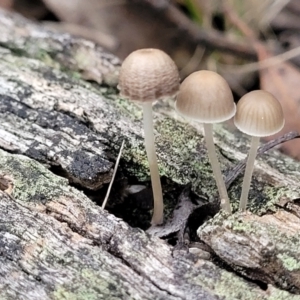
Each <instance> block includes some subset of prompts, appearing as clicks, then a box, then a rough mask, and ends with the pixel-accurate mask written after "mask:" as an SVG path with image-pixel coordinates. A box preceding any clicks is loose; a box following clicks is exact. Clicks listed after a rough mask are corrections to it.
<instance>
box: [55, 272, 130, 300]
mask: <svg viewBox="0 0 300 300" xmlns="http://www.w3.org/2000/svg"><path fill="white" fill-rule="evenodd" d="M103 272H104V271H103ZM103 272H102V273H103ZM104 273H105V272H104ZM104 273H103V274H102V275H104V276H105V274H104ZM112 282H113V280H111V283H110V280H109V278H104V279H103V277H102V276H99V274H98V273H97V272H95V271H93V270H92V269H86V268H83V269H82V270H81V273H80V276H78V277H77V278H74V279H73V281H72V285H70V286H68V287H67V286H64V285H59V286H58V287H56V289H55V291H54V292H53V298H54V299H56V300H63V299H64V300H98V299H111V300H117V299H121V298H122V297H124V296H125V295H127V293H126V291H125V290H123V291H122V287H121V285H120V286H116V285H115V284H113V283H112ZM115 282H116V280H115V281H114V283H115ZM126 299H131V298H130V297H128V298H126Z"/></svg>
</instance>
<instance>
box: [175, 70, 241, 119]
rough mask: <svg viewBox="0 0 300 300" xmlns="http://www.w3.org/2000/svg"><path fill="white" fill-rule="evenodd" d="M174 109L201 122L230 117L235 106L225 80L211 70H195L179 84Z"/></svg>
mask: <svg viewBox="0 0 300 300" xmlns="http://www.w3.org/2000/svg"><path fill="white" fill-rule="evenodd" d="M176 110H177V111H178V112H179V113H180V114H182V115H183V116H185V117H187V118H191V119H194V120H197V121H199V122H202V123H219V122H223V121H226V120H228V119H230V118H232V117H233V116H234V114H235V111H236V107H235V103H234V101H233V96H232V92H231V90H230V87H229V85H228V83H227V82H226V80H225V79H224V78H223V77H222V76H221V75H219V74H217V73H215V72H212V71H206V70H202V71H197V72H194V73H192V74H191V75H189V76H188V77H187V78H186V79H185V80H184V81H183V82H182V84H181V86H180V89H179V93H178V95H177V101H176Z"/></svg>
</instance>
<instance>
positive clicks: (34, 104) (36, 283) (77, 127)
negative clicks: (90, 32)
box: [0, 11, 300, 300]
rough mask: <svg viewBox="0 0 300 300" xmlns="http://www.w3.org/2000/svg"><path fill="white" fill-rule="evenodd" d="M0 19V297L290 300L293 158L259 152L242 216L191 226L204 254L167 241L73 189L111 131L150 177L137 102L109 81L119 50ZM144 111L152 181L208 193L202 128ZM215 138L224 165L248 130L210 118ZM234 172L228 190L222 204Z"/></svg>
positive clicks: (228, 166) (87, 186) (130, 165)
mask: <svg viewBox="0 0 300 300" xmlns="http://www.w3.org/2000/svg"><path fill="white" fill-rule="evenodd" d="M0 29H1V30H0V56H1V59H0V118H1V121H0V147H1V149H2V150H0V206H1V210H0V211H1V213H0V222H1V230H0V260H1V263H0V296H1V297H0V298H1V299H189V300H190V299H299V297H300V296H299V295H298V294H300V279H299V276H300V273H299V272H300V271H299V270H300V262H299V257H300V256H299V249H300V247H299V246H300V243H299V239H300V238H299V226H300V220H299V217H300V213H299V205H298V203H297V200H295V199H297V198H299V194H300V193H299V188H300V182H299V178H300V168H299V163H298V162H295V161H293V160H292V159H289V158H287V157H284V156H283V155H281V154H279V153H278V152H276V151H272V152H271V153H270V154H265V155H264V156H263V158H261V159H259V162H258V164H257V165H256V168H255V171H254V181H253V186H252V187H253V188H252V189H251V192H250V204H249V212H247V213H246V214H239V213H235V214H234V215H232V216H230V217H229V216H227V215H224V214H222V213H221V214H217V215H215V216H214V217H213V218H212V219H210V220H208V221H206V222H204V224H203V225H202V226H201V227H200V228H199V230H198V235H199V237H200V239H201V240H202V242H204V243H206V245H207V246H209V250H210V254H212V255H213V258H214V259H213V260H211V259H209V256H208V255H207V253H204V252H201V251H200V250H199V251H198V252H195V250H190V251H189V252H186V251H183V250H176V248H173V247H172V246H171V245H169V244H167V243H166V242H165V241H163V240H161V239H159V238H157V237H155V236H150V235H149V234H148V233H145V232H144V231H143V230H141V229H137V228H132V227H131V226H129V225H128V224H127V223H125V222H124V221H123V220H121V219H118V218H116V217H115V216H114V215H112V214H110V213H108V212H107V211H103V210H101V208H100V207H99V206H98V205H97V204H96V203H95V202H93V201H92V200H91V199H90V198H88V197H87V196H86V195H85V194H84V193H83V192H82V191H80V189H83V190H85V191H86V190H92V191H97V190H99V189H100V188H101V187H102V186H103V185H105V184H106V183H108V182H109V181H110V178H111V174H112V168H113V165H114V161H115V159H116V156H117V153H118V149H119V147H120V145H121V142H122V140H123V139H124V140H125V141H126V146H125V148H124V152H123V155H122V161H121V168H122V169H124V170H126V174H127V175H128V176H132V177H135V178H136V180H137V181H138V182H143V181H148V180H149V171H148V168H147V161H146V153H145V150H144V146H143V133H142V130H141V109H140V107H138V106H137V105H136V104H133V103H129V102H127V101H126V100H123V99H120V97H119V96H118V91H117V89H116V88H115V86H116V83H117V76H116V75H117V72H118V68H119V66H120V62H119V60H118V59H117V58H115V57H113V56H112V55H110V54H107V53H105V52H104V51H103V50H102V49H101V48H99V47H97V46H96V45H95V44H93V43H92V42H89V41H85V40H81V39H76V38H74V37H71V36H69V35H66V34H58V33H55V32H50V31H47V30H45V29H43V28H42V27H41V26H40V25H38V24H34V23H32V22H30V21H28V20H26V19H24V18H22V17H20V16H18V15H14V14H11V13H7V12H4V11H0ZM85 79H90V80H93V83H92V82H89V81H86V80H85ZM95 82H96V83H95ZM154 115H155V130H156V142H157V152H158V158H159V163H160V173H161V174H162V175H163V176H164V177H165V178H166V180H165V181H167V182H171V183H172V184H173V185H175V186H176V187H177V188H181V189H182V188H183V186H184V185H186V184H191V188H192V191H193V192H194V193H195V194H197V195H198V196H200V197H201V198H203V199H206V201H207V202H208V203H217V199H216V185H215V182H214V180H213V175H212V171H211V168H210V166H209V161H208V157H207V155H206V149H205V145H204V139H203V135H202V131H203V130H202V127H201V126H200V125H199V124H197V123H187V122H185V121H184V120H182V119H180V117H178V116H177V115H176V114H175V113H174V110H173V109H172V107H171V106H169V105H167V104H166V103H162V104H157V105H156V107H155V114H154ZM215 138H216V144H217V150H218V155H219V157H220V160H221V167H222V170H223V171H224V172H225V173H226V174H227V175H230V171H231V170H232V168H233V167H234V165H235V164H236V163H237V162H238V160H240V159H242V158H244V157H245V153H246V151H247V147H246V146H245V145H249V143H248V142H249V140H248V139H247V138H246V137H244V136H243V135H241V134H239V133H238V132H234V133H232V132H230V131H228V130H227V129H226V128H225V127H221V126H217V128H216V131H215ZM57 174H59V175H60V176H58V175H57ZM241 181H242V177H241V176H239V177H238V178H237V179H236V180H235V181H234V182H233V183H232V184H231V186H230V188H229V196H230V199H231V204H232V206H233V210H234V211H236V210H237V207H238V198H239V194H240V191H241ZM166 186H167V184H165V185H164V188H166ZM165 194H167V193H165ZM166 197H167V198H168V195H166ZM112 200H113V199H112ZM173 208H174V205H173ZM185 217H186V216H185ZM149 220H150V215H149ZM258 282H259V284H258Z"/></svg>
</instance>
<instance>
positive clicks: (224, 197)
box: [203, 123, 231, 214]
mask: <svg viewBox="0 0 300 300" xmlns="http://www.w3.org/2000/svg"><path fill="white" fill-rule="evenodd" d="M203 127H204V135H205V142H206V147H207V151H208V157H209V160H210V164H211V167H212V170H213V173H214V176H215V180H216V183H217V187H218V191H219V195H220V199H221V207H222V209H224V210H225V211H226V212H228V213H229V214H231V207H230V202H229V198H228V194H227V189H226V186H225V183H224V180H223V176H222V173H221V168H220V164H219V161H218V158H217V154H216V148H215V144H214V138H213V131H212V127H213V125H212V124H207V123H204V124H203Z"/></svg>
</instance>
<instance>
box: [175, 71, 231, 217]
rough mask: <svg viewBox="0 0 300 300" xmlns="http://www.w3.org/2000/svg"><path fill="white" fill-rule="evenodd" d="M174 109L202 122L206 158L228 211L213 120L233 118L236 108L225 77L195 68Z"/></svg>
mask: <svg viewBox="0 0 300 300" xmlns="http://www.w3.org/2000/svg"><path fill="white" fill-rule="evenodd" d="M175 105H176V110H177V111H178V112H179V113H180V114H182V115H183V116H185V117H187V118H190V119H194V120H196V121H199V122H201V123H203V126H204V133H205V141H206V146H207V151H208V157H209V160H210V163H211V166H212V169H213V173H214V176H215V180H216V183H217V187H218V191H219V194H220V199H221V207H222V208H223V209H224V210H225V211H227V212H228V213H231V207H230V202H229V198H228V194H227V190H226V186H225V183H224V180H223V177H222V173H221V169H220V165H219V162H218V158H217V155H216V149H215V144H214V140H213V131H212V130H213V123H220V122H224V121H226V120H228V119H230V118H232V117H233V116H234V114H235V111H236V106H235V104H234V101H233V96H232V92H231V90H230V87H229V86H228V84H227V82H226V80H225V79H224V78H223V77H222V76H220V75H219V74H217V73H215V72H212V71H205V70H203V71H198V72H195V73H192V74H191V75H190V76H188V77H187V78H186V79H185V80H184V81H183V82H182V84H181V86H180V90H179V93H178V96H177V101H176V104H175Z"/></svg>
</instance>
